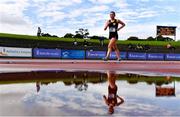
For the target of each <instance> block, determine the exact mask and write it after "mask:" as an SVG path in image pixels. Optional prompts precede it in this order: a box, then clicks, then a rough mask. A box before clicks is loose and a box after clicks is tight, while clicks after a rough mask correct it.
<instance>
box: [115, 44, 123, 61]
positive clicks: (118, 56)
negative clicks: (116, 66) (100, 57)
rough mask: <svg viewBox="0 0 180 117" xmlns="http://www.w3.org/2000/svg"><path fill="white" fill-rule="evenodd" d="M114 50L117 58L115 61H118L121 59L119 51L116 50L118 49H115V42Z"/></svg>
mask: <svg viewBox="0 0 180 117" xmlns="http://www.w3.org/2000/svg"><path fill="white" fill-rule="evenodd" d="M114 50H115V53H116V57H117V59H118V60H119V59H120V58H121V57H120V53H119V49H118V47H117V44H116V42H115V44H114Z"/></svg>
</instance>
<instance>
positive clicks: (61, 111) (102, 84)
mask: <svg viewBox="0 0 180 117" xmlns="http://www.w3.org/2000/svg"><path fill="white" fill-rule="evenodd" d="M179 81H180V78H179V77H171V76H167V77H164V76H151V77H148V76H144V75H138V74H129V73H127V74H117V72H113V71H107V72H88V71H83V72H80V71H77V72H72V71H45V72H43V71H37V72H24V73H2V74H0V100H3V101H1V102H0V105H1V106H0V116H1V115H27V116H32V115H34V116H42V115H47V116H48V115H54V116H63V115H65V116H72V115H75V116H95V115H100V116H102V115H107V111H108V113H110V114H113V115H115V116H116V115H117V116H146V115H148V116H150V115H156V116H158V115H166V116H171V115H174V116H175V115H180V114H179V110H180V102H179V98H180V83H179ZM175 88H176V89H175ZM106 89H107V90H106ZM124 100H125V103H124ZM174 105H176V106H174ZM118 108H121V109H118ZM10 112H11V113H10Z"/></svg>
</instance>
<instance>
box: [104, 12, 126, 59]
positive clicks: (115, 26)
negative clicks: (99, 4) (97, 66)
mask: <svg viewBox="0 0 180 117" xmlns="http://www.w3.org/2000/svg"><path fill="white" fill-rule="evenodd" d="M115 16H116V14H115V12H114V11H111V12H110V20H108V21H107V22H106V24H105V27H104V30H106V29H107V28H108V27H109V39H110V41H109V44H108V51H107V54H106V57H105V58H103V59H104V60H105V61H107V60H108V59H109V56H110V53H111V51H112V50H115V53H116V56H117V60H118V61H120V60H121V57H120V53H119V49H118V47H117V44H116V42H117V40H118V31H119V30H121V29H122V28H123V27H124V26H125V23H124V22H122V21H121V20H119V19H115ZM119 24H121V26H120V27H119Z"/></svg>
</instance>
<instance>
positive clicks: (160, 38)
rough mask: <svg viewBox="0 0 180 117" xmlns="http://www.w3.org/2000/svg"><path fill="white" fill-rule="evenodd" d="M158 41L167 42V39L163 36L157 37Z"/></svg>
mask: <svg viewBox="0 0 180 117" xmlns="http://www.w3.org/2000/svg"><path fill="white" fill-rule="evenodd" d="M156 39H157V41H165V39H164V38H163V36H162V35H158V36H157V37H156Z"/></svg>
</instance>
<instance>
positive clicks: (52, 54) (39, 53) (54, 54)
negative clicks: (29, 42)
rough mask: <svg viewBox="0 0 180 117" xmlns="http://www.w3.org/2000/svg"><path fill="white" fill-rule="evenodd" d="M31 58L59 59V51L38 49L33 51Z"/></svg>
mask: <svg viewBox="0 0 180 117" xmlns="http://www.w3.org/2000/svg"><path fill="white" fill-rule="evenodd" d="M33 57H35V58H36V57H37V58H61V50H60V49H39V48H35V49H34V50H33Z"/></svg>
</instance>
